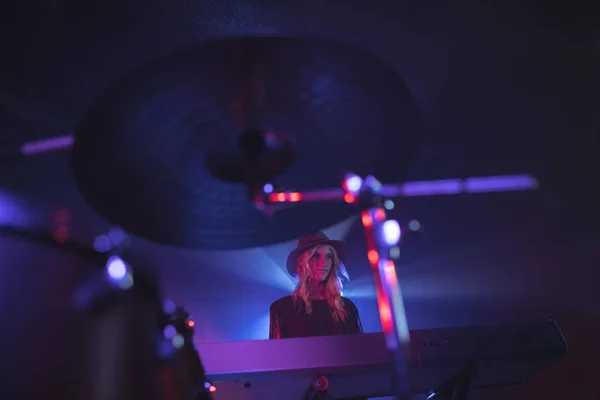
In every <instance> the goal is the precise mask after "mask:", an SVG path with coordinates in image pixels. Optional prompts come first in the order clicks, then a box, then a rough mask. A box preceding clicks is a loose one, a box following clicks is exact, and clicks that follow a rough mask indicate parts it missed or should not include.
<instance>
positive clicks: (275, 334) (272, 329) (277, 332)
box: [269, 308, 281, 339]
mask: <svg viewBox="0 0 600 400" xmlns="http://www.w3.org/2000/svg"><path fill="white" fill-rule="evenodd" d="M269 339H281V319H280V318H279V315H278V314H277V312H275V311H274V310H273V308H271V322H270V323H269Z"/></svg>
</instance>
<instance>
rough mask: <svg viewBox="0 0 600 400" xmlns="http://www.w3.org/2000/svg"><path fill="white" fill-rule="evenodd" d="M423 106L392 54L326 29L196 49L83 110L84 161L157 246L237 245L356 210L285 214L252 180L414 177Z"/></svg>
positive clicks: (308, 183) (75, 165)
mask: <svg viewBox="0 0 600 400" xmlns="http://www.w3.org/2000/svg"><path fill="white" fill-rule="evenodd" d="M420 130H421V119H420V113H419V110H418V106H417V104H416V102H415V100H414V98H413V97H412V95H411V93H410V92H409V90H408V89H407V87H406V85H405V83H404V81H403V80H402V78H401V77H400V76H399V75H398V74H397V73H396V72H395V71H394V70H393V69H392V68H391V67H390V66H388V65H386V63H384V62H383V61H382V60H380V59H378V58H377V57H375V56H373V55H370V54H369V53H367V52H365V51H363V50H361V49H359V48H356V47H354V46H351V45H348V44H344V43H340V42H337V41H335V40H332V39H325V38H319V37H243V38H223V39H217V40H211V41H206V42H202V43H198V44H194V45H191V46H189V47H186V48H184V49H181V50H179V51H176V52H173V53H171V54H168V55H166V56H164V57H162V58H160V59H158V60H156V61H154V62H151V63H150V64H148V65H146V66H144V67H141V68H140V69H138V70H136V71H134V72H132V73H131V74H130V75H128V76H126V77H124V78H123V79H121V80H120V81H118V82H116V83H115V84H114V85H113V86H112V87H110V88H109V89H108V90H107V91H106V92H105V93H104V94H103V95H102V96H100V97H99V98H98V99H97V101H96V102H95V103H94V104H93V105H92V106H91V107H90V108H89V110H88V111H87V113H86V114H85V115H84V118H83V119H82V121H81V123H80V125H79V126H78V130H77V132H76V136H75V143H74V145H73V149H72V170H73V174H74V177H75V180H76V182H77V185H78V187H79V190H80V191H81V193H82V194H83V196H84V198H85V199H86V200H87V201H88V202H89V204H90V205H91V206H92V207H93V208H94V209H95V210H96V211H97V212H98V213H99V214H100V215H101V216H103V217H104V218H107V219H108V220H109V221H111V222H112V223H114V224H117V225H120V226H121V227H122V228H123V229H125V230H126V231H128V232H130V233H132V234H134V235H137V236H141V237H143V238H147V239H149V240H152V241H156V242H160V243H164V244H169V245H176V246H182V247H192V248H203V249H234V248H245V247H255V246H263V245H269V244H274V243H279V242H283V241H287V240H291V239H294V238H296V237H298V236H300V235H304V234H307V233H310V232H315V231H317V230H320V229H322V228H324V227H326V226H330V225H333V224H335V223H337V222H339V221H341V220H343V219H344V218H346V217H348V216H350V215H352V214H353V213H355V212H356V210H355V209H354V208H353V207H351V206H349V205H345V204H337V203H336V204H331V203H330V204H299V205H297V206H293V207H291V208H289V209H285V210H282V211H280V212H278V213H276V214H275V216H273V217H268V216H266V215H264V214H263V213H262V212H259V211H257V210H256V209H255V208H254V206H253V205H252V202H251V201H250V197H249V190H248V186H249V185H251V186H252V187H256V188H258V187H259V186H260V185H262V184H263V183H265V182H266V181H270V182H272V183H273V184H274V185H275V187H276V188H277V187H278V186H279V187H281V188H282V189H284V190H298V191H302V190H314V189H322V188H328V187H332V186H333V187H335V186H338V185H340V183H341V180H342V178H343V176H344V174H345V173H346V172H348V171H351V172H354V173H357V174H361V175H369V174H370V175H374V176H375V177H377V178H378V179H380V180H382V181H384V182H395V181H400V180H401V179H402V175H403V173H404V172H405V171H406V169H407V168H408V166H409V165H410V164H411V162H412V160H413V159H414V157H415V155H416V152H417V150H418V148H419V144H420Z"/></svg>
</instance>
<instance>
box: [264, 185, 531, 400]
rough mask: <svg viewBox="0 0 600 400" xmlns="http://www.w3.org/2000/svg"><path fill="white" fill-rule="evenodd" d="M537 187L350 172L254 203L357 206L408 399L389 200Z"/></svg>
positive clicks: (395, 232) (398, 378)
mask: <svg viewBox="0 0 600 400" xmlns="http://www.w3.org/2000/svg"><path fill="white" fill-rule="evenodd" d="M265 188H269V189H270V188H272V186H271V185H265ZM535 188H537V181H536V180H535V179H534V178H532V177H530V176H527V175H517V176H496V177H482V178H468V179H451V180H443V181H430V182H413V183H406V184H400V185H389V186H383V185H382V184H381V183H380V182H379V181H378V180H377V179H376V178H374V177H372V176H368V177H367V178H365V179H364V180H363V179H362V178H361V177H359V176H357V175H354V174H348V175H347V176H346V179H345V180H344V182H343V184H342V189H341V190H340V189H329V190H320V191H311V192H278V193H266V192H265V190H263V196H262V198H261V199H260V200H259V201H256V202H255V204H256V206H257V208H259V209H263V210H266V209H267V206H268V205H269V204H273V203H299V202H308V201H312V202H320V201H345V202H347V203H352V204H356V205H357V206H358V207H359V209H360V212H361V214H360V215H361V222H362V225H363V229H364V233H365V242H366V246H367V258H368V260H369V263H370V264H371V267H372V268H371V269H372V272H373V281H374V283H375V289H376V293H377V303H378V307H379V317H380V319H381V326H382V329H383V333H384V336H385V341H386V345H387V348H388V350H389V352H390V356H391V359H392V360H393V365H394V370H393V375H392V379H393V383H394V386H395V392H396V396H397V399H398V400H405V399H409V398H410V396H411V392H410V387H409V379H408V371H407V357H408V352H409V346H410V334H409V330H408V324H407V320H406V312H405V309H404V304H403V300H402V293H401V290H400V285H399V283H398V276H397V272H396V267H395V264H394V259H397V258H398V257H399V256H400V250H399V248H398V247H397V244H398V243H399V241H400V236H401V231H400V227H399V225H398V222H397V221H394V220H390V219H388V218H387V211H386V205H388V204H386V203H387V200H389V199H388V198H389V197H401V196H426V195H444V194H446V195H448V194H459V193H489V192H502V191H521V190H532V189H535ZM387 208H390V207H387Z"/></svg>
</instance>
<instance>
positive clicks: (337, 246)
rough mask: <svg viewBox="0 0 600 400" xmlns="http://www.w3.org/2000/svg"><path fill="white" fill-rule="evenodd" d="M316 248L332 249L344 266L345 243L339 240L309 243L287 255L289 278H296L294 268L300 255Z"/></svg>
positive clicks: (346, 249)
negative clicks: (325, 247)
mask: <svg viewBox="0 0 600 400" xmlns="http://www.w3.org/2000/svg"><path fill="white" fill-rule="evenodd" d="M317 246H331V247H333V249H334V250H335V252H336V253H337V255H338V257H339V259H340V261H341V262H342V263H344V264H345V263H346V257H347V256H348V248H347V246H346V243H344V242H342V241H341V240H322V241H318V242H316V243H311V244H309V245H307V246H304V247H297V248H295V249H294V250H292V252H291V253H290V254H289V255H288V258H287V262H286V267H287V272H288V274H290V275H291V276H294V277H295V276H298V272H297V268H296V266H297V264H298V257H300V255H301V254H302V253H304V252H305V251H306V250H308V249H312V248H314V247H317Z"/></svg>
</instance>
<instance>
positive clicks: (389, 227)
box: [381, 219, 402, 246]
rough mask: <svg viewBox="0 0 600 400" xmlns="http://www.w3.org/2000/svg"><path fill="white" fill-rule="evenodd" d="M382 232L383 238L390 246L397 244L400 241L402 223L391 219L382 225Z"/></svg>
mask: <svg viewBox="0 0 600 400" xmlns="http://www.w3.org/2000/svg"><path fill="white" fill-rule="evenodd" d="M381 233H382V237H383V240H384V241H385V243H386V244H387V245H388V246H395V245H396V244H398V242H399V241H400V235H401V233H402V232H401V230H400V225H399V224H398V221H396V220H393V219H390V220H387V221H385V222H384V223H383V225H381Z"/></svg>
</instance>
